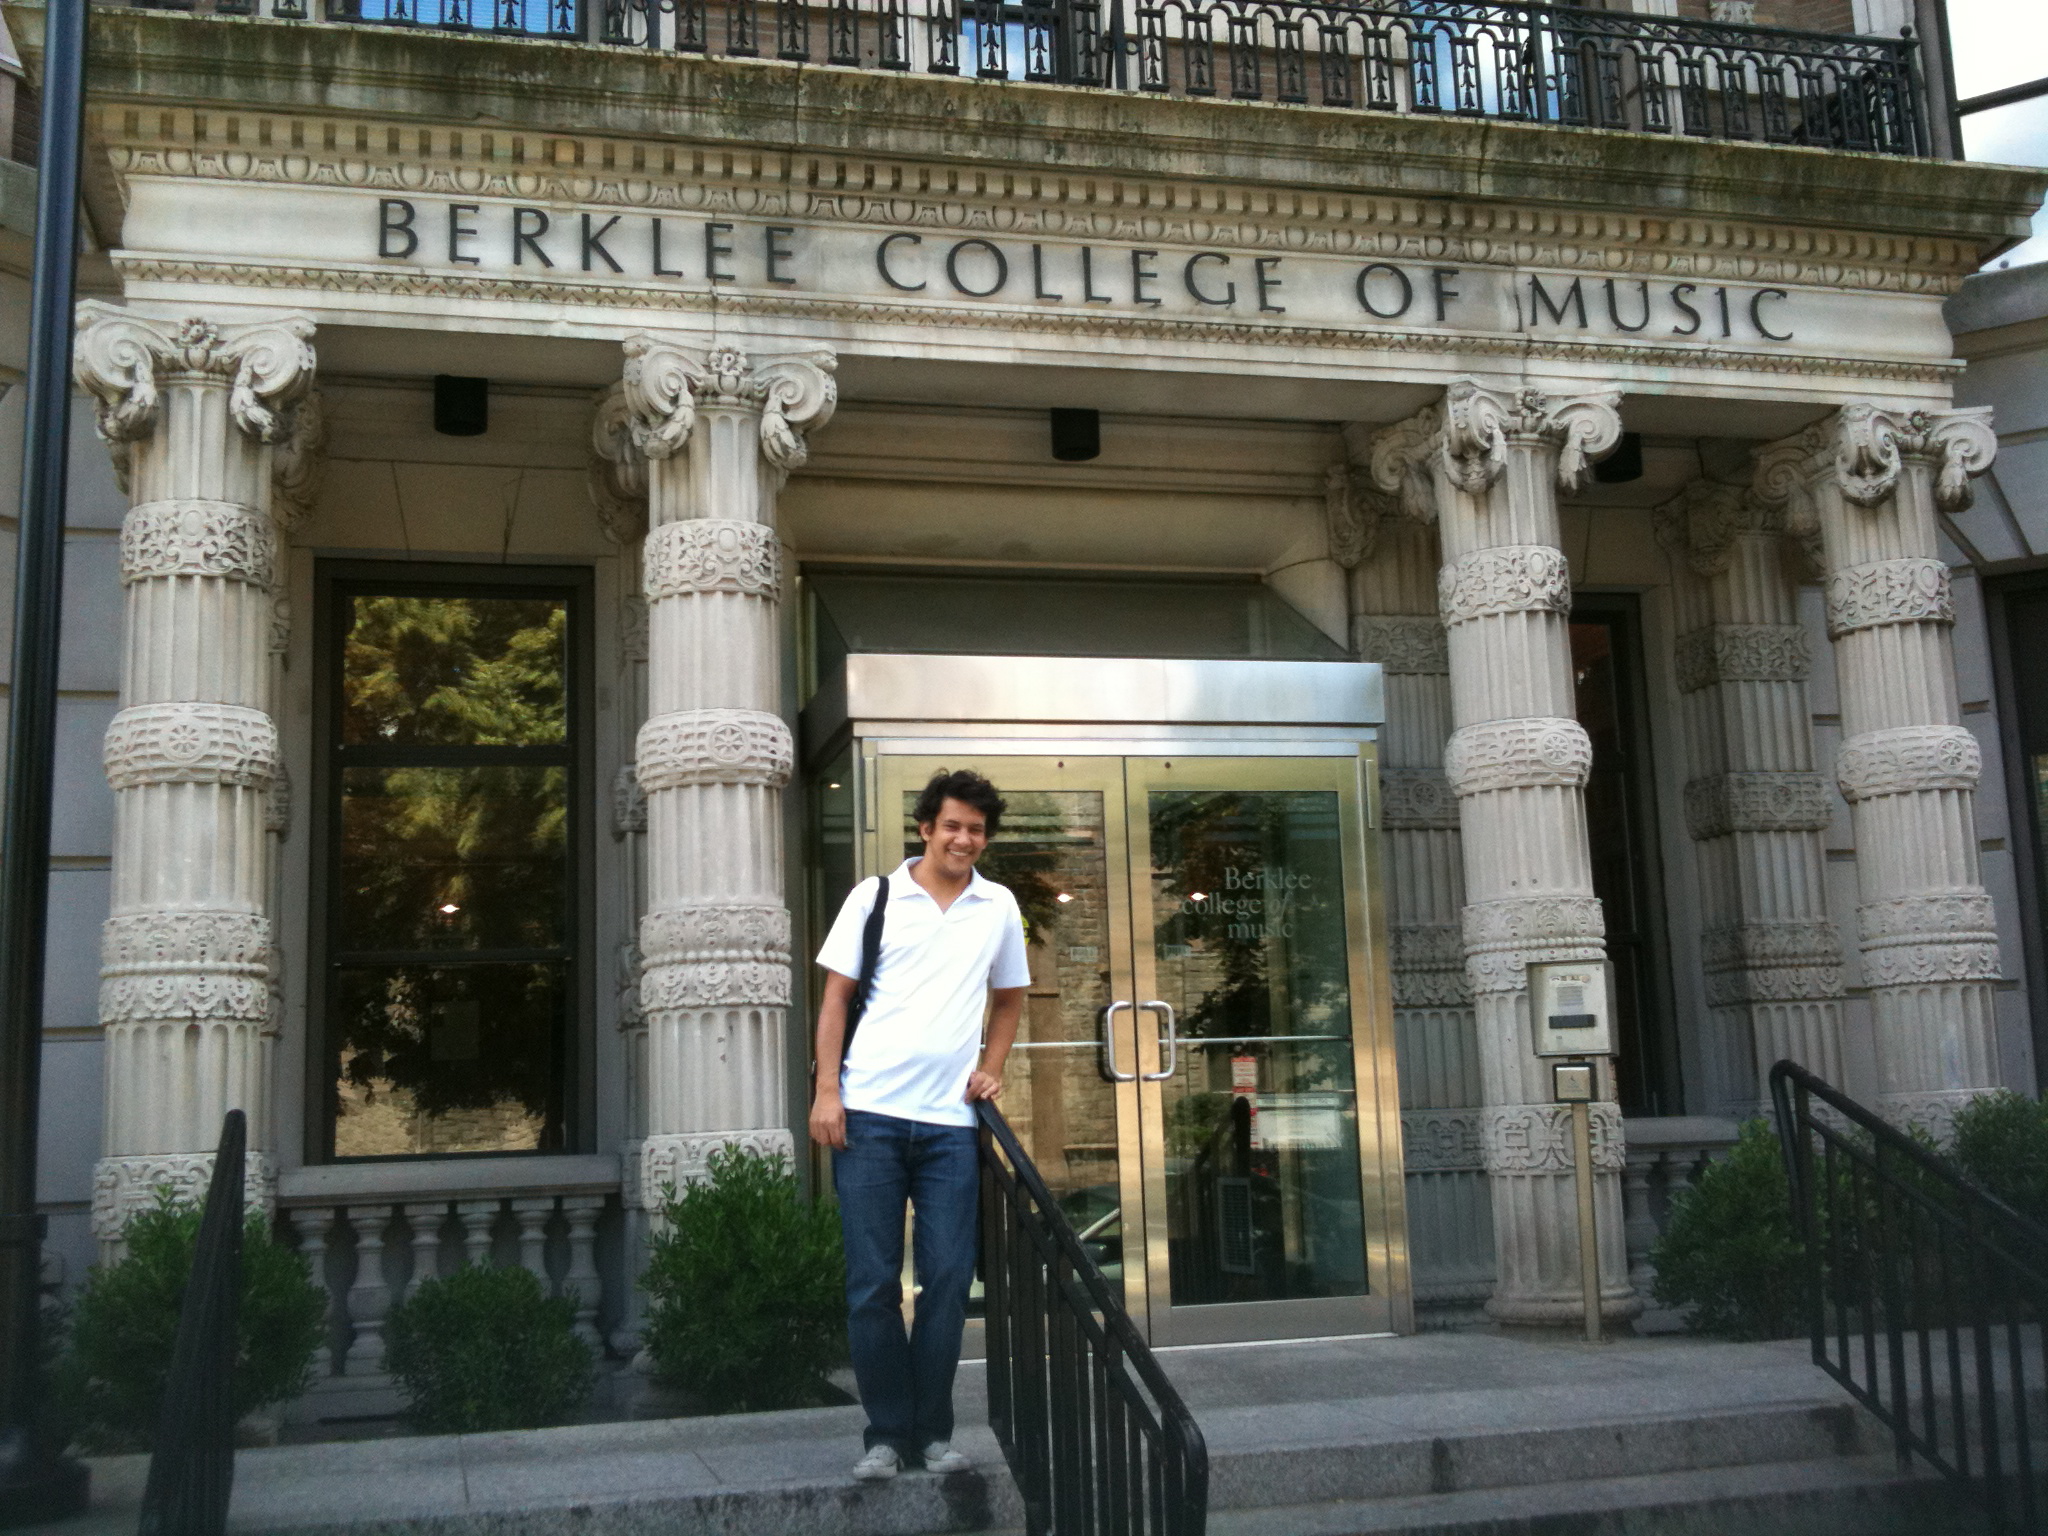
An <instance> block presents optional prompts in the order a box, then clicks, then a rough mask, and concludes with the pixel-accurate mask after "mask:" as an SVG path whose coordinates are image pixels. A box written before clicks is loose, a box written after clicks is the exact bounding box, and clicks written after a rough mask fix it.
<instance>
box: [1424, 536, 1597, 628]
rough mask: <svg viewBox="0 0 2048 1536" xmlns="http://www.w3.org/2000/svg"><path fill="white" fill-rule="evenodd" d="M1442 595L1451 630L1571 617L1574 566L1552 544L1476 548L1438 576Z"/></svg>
mask: <svg viewBox="0 0 2048 1536" xmlns="http://www.w3.org/2000/svg"><path fill="white" fill-rule="evenodd" d="M1436 592H1437V605H1438V607H1439V608H1440V609H1441V611H1442V613H1443V620H1444V623H1445V624H1447V625H1448V624H1463V623H1466V622H1468V621H1469V620H1472V619H1478V618H1487V617H1490V616H1492V615H1495V614H1502V613H1570V612H1571V608H1572V568H1571V562H1570V561H1568V560H1567V559H1565V557H1564V551H1563V550H1560V549H1555V548H1553V547H1552V546H1550V545H1548V544H1506V545H1500V546H1497V547H1495V548H1493V549H1475V550H1473V551H1472V552H1471V553H1470V554H1467V555H1461V556H1460V557H1459V558H1458V559H1456V560H1454V561H1452V562H1451V563H1450V564H1448V565H1446V566H1445V567H1444V568H1443V569H1442V570H1441V571H1439V572H1438V573H1437V583H1436Z"/></svg>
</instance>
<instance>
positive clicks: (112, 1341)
mask: <svg viewBox="0 0 2048 1536" xmlns="http://www.w3.org/2000/svg"><path fill="white" fill-rule="evenodd" d="M199 1215H200V1212H199V1207H197V1206H195V1205H192V1204H189V1203H187V1202H184V1201H180V1200H178V1199H177V1198H176V1197H175V1196H174V1195H173V1194H172V1193H171V1191H170V1190H169V1189H168V1188H160V1189H158V1191H157V1195H156V1204H155V1205H154V1206H153V1207H152V1208H150V1209H148V1210H144V1211H139V1212H137V1213H136V1214H135V1215H134V1216H132V1217H130V1218H129V1220H128V1222H127V1224H126V1225H125V1226H124V1227H123V1228H122V1229H121V1240H122V1242H123V1243H124V1244H126V1246H127V1256H126V1257H125V1258H123V1259H121V1260H120V1261H119V1262H117V1263H114V1264H104V1265H95V1266H94V1267H93V1269H92V1271H91V1272H90V1273H89V1274H88V1275H87V1277H86V1281H85V1284H84V1285H83V1286H82V1287H81V1288H80V1290H79V1293H78V1297H77V1300H76V1301H75V1302H74V1303H73V1305H72V1309H71V1326H70V1339H69V1342H68V1347H67V1349H66V1350H65V1352H64V1354H63V1356H62V1358H61V1359H60V1361H59V1364H58V1367H57V1394H56V1395H57V1396H58V1398H59V1399H60V1401H61V1403H62V1405H63V1416H64V1419H65V1421H66V1423H67V1425H68V1426H69V1427H70V1428H72V1429H73V1430H74V1432H75V1433H76V1435H77V1437H78V1440H79V1442H80V1443H81V1444H82V1445H84V1446H85V1447H86V1449H88V1450H94V1451H116V1450H133V1449H142V1448H146V1447H147V1446H148V1445H149V1443H150V1441H151V1439H152V1437H153V1436H154V1435H155V1433H156V1422H157V1414H158V1410H159V1407H160V1405H161V1404H162V1402H163V1396H164V1387H165V1385H166V1382H167V1379H168V1377H169V1375H170V1370H171V1351H172V1349H173V1347H174V1346H175V1345H176V1342H177V1337H178V1309H179V1307H180V1305H181V1304H182V1303H183V1301H184V1297H185V1284H186V1281H187V1280H188V1279H190V1277H191V1274H192V1255H193V1251H194V1249H195V1248H196V1247H197V1245H198V1241H199ZM326 1314H327V1300H326V1297H325V1296H324V1295H323V1294H322V1292H321V1291H320V1289H319V1288H318V1287H317V1286H315V1285H314V1284H313V1279H312V1276H311V1274H310V1273H309V1272H308V1270H307V1266H306V1261H305V1260H304V1259H302V1258H301V1257H300V1256H299V1255H298V1254H297V1253H295V1252H293V1251H292V1250H291V1249H289V1248H286V1247H284V1246H283V1245H282V1244H279V1243H276V1242H273V1241H272V1240H271V1236H270V1228H269V1224H268V1223H267V1222H265V1220H264V1219H263V1217H262V1216H261V1215H257V1214H252V1215H251V1216H250V1217H249V1220H248V1225H247V1226H246V1227H244V1228H243V1231H242V1299H241V1313H240V1318H239V1332H240V1343H239V1346H238V1348H237V1350H236V1354H235V1376H234V1405H235V1414H236V1416H237V1417H238V1418H239V1417H240V1416H241V1415H243V1414H247V1413H250V1412H253V1411H254V1410H255V1409H258V1408H264V1407H268V1406H269V1405H270V1404H272V1403H281V1402H285V1401H288V1400H289V1399H291V1398H294V1397H297V1396H298V1395H299V1394H300V1393H302V1392H304V1391H305V1390H306V1388H307V1386H308V1385H310V1384H311V1381H312V1375H313V1354H314V1351H315V1350H317V1349H318V1348H319V1346H320V1343H321V1337H322V1332H323V1330H324V1328H325V1326H326Z"/></svg>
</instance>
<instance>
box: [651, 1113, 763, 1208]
mask: <svg viewBox="0 0 2048 1536" xmlns="http://www.w3.org/2000/svg"><path fill="white" fill-rule="evenodd" d="M727 1147H732V1148H734V1149H736V1150H738V1151H740V1152H751V1153H753V1154H754V1155H756V1156H757V1157H780V1158H784V1159H787V1160H789V1161H791V1162H794V1160H795V1157H796V1138H795V1137H794V1136H792V1135H791V1134H790V1133H789V1132H788V1131H786V1130H775V1129H767V1130H751V1131H670V1132H666V1133H656V1134H654V1135H651V1136H649V1137H648V1138H647V1140H646V1142H645V1143H644V1144H643V1148H642V1151H641V1155H640V1166H639V1176H640V1185H641V1189H640V1194H641V1198H642V1199H643V1200H645V1201H646V1202H647V1203H648V1205H649V1206H652V1205H653V1204H654V1203H656V1202H657V1201H658V1200H659V1198H660V1194H661V1191H662V1190H663V1189H664V1188H665V1187H673V1188H676V1189H681V1188H682V1187H683V1186H684V1185H685V1184H696V1183H700V1182H702V1181H703V1180H704V1178H705V1177H707V1176H708V1174H709V1173H710V1170H711V1154H712V1153H714V1152H721V1151H723V1150H725V1149H726V1148H727Z"/></svg>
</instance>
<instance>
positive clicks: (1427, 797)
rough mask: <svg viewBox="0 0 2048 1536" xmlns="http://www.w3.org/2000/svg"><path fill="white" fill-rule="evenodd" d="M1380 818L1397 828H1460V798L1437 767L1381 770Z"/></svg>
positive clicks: (1411, 829)
mask: <svg viewBox="0 0 2048 1536" xmlns="http://www.w3.org/2000/svg"><path fill="white" fill-rule="evenodd" d="M1380 819H1381V822H1382V823H1383V824H1384V825H1385V826H1386V827H1387V828H1388V829H1389V830H1395V831H1449V832H1455V831H1456V830H1457V829H1458V797H1457V796H1456V795H1454V794H1453V793H1451V785H1450V781H1449V780H1448V779H1446V778H1445V777H1444V776H1443V775H1442V774H1441V773H1439V772H1438V771H1437V770H1436V769H1434V768H1384V769H1381V770H1380Z"/></svg>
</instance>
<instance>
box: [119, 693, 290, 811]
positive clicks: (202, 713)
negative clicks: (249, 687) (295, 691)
mask: <svg viewBox="0 0 2048 1536" xmlns="http://www.w3.org/2000/svg"><path fill="white" fill-rule="evenodd" d="M103 756H104V760H105V763H106V770H107V782H108V783H109V784H111V785H112V786H113V787H114V788H115V789H117V790H121V789H137V788H141V787H142V786H145V785H149V784H233V785H239V786H241V787H243V788H246V789H265V788H268V787H269V785H270V783H271V781H272V780H273V779H275V778H276V776H277V767H278V762H279V757H278V746H277V727H276V726H275V725H274V724H272V723H271V719H270V716H269V715H267V714H265V713H264V712H263V711H262V710H260V709H250V708H247V707H246V706H243V705H238V704H138V705H135V706H134V707H132V708H129V709H124V710H122V711H121V712H120V713H119V714H117V715H115V716H114V719H113V723H112V724H110V725H109V726H108V727H107V735H106V745H105V749H104V753H103Z"/></svg>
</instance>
